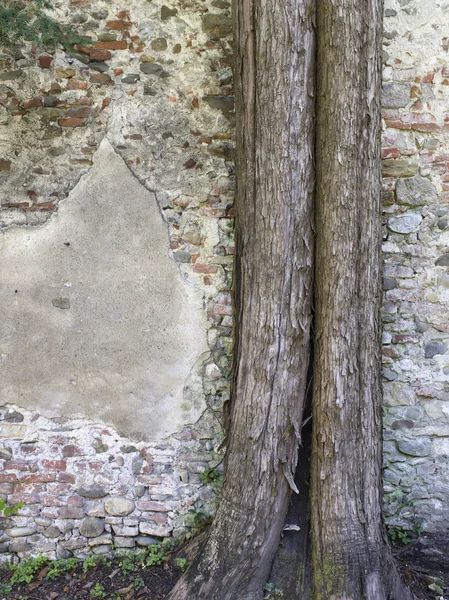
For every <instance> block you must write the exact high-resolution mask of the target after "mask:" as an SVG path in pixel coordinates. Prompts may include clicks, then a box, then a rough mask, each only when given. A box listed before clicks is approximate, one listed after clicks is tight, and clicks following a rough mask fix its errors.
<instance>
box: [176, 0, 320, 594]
mask: <svg viewBox="0 0 449 600" xmlns="http://www.w3.org/2000/svg"><path fill="white" fill-rule="evenodd" d="M313 7H314V1H313V0H286V1H285V2H279V1H278V0H264V2H257V3H256V2H253V1H252V0H236V1H235V3H234V24H235V33H234V40H235V45H234V47H235V52H236V58H235V72H234V75H235V85H236V111H237V156H236V168H237V194H236V264H235V283H234V288H235V316H236V341H235V343H236V347H235V349H234V355H235V364H234V381H233V393H232V403H231V408H230V428H229V431H228V435H227V452H226V460H225V475H224V484H223V492H222V499H221V502H220V506H219V508H218V512H217V515H216V517H215V519H214V522H213V524H212V527H211V531H210V536H209V539H208V541H207V543H206V546H205V548H204V551H203V552H202V554H201V556H200V557H199V558H198V559H197V560H196V561H195V562H194V563H193V564H192V566H191V567H190V568H189V569H188V570H187V572H186V573H185V575H184V576H183V577H182V579H181V580H180V581H179V582H178V584H177V585H176V587H175V588H174V590H173V591H172V593H171V594H170V595H169V599H170V600H180V599H188V600H218V599H219V600H231V599H232V600H237V599H238V600H250V599H259V598H260V597H261V595H262V590H263V586H264V583H265V582H266V579H267V576H268V574H269V569H270V566H271V561H272V558H273V555H274V552H275V550H276V548H277V546H278V543H279V538H280V533H281V529H282V526H283V523H284V517H285V513H286V510H287V506H288V501H289V497H290V487H294V481H293V474H294V471H295V466H296V461H297V449H298V445H299V443H300V437H301V419H302V412H303V406H304V397H305V386H306V373H307V366H308V356H309V343H310V321H311V292H312V263H313V256H312V255H313V232H312V201H313V187H314V173H313V146H314V124H313V122H314V104H315V98H314V90H315V81H314V72H315V62H314V61H315V44H314V31H313V18H314V10H313Z"/></svg>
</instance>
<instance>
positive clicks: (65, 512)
mask: <svg viewBox="0 0 449 600" xmlns="http://www.w3.org/2000/svg"><path fill="white" fill-rule="evenodd" d="M58 517H59V518H60V519H82V518H83V517H84V510H83V509H82V508H77V507H76V506H63V507H61V508H60V509H59V510H58Z"/></svg>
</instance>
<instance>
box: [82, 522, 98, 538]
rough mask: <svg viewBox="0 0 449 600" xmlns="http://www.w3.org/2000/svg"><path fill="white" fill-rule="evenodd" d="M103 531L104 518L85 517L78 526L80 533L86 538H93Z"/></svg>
mask: <svg viewBox="0 0 449 600" xmlns="http://www.w3.org/2000/svg"><path fill="white" fill-rule="evenodd" d="M103 531H104V519H99V518H98V517H86V518H85V519H84V520H83V522H82V524H81V527H80V534H81V535H82V536H84V537H87V538H95V537H98V536H99V535H101V534H102V533H103Z"/></svg>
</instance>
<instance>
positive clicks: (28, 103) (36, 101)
mask: <svg viewBox="0 0 449 600" xmlns="http://www.w3.org/2000/svg"><path fill="white" fill-rule="evenodd" d="M40 106H42V98H39V97H36V98H31V100H25V101H24V103H23V108H26V109H27V110H29V109H30V108H39V107H40Z"/></svg>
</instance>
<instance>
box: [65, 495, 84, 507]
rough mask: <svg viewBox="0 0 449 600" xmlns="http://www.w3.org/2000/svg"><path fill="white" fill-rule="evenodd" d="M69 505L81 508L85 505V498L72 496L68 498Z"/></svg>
mask: <svg viewBox="0 0 449 600" xmlns="http://www.w3.org/2000/svg"><path fill="white" fill-rule="evenodd" d="M67 505H68V506H77V507H78V508H81V506H84V498H81V496H70V498H67Z"/></svg>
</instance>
